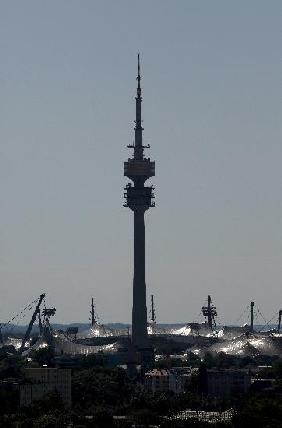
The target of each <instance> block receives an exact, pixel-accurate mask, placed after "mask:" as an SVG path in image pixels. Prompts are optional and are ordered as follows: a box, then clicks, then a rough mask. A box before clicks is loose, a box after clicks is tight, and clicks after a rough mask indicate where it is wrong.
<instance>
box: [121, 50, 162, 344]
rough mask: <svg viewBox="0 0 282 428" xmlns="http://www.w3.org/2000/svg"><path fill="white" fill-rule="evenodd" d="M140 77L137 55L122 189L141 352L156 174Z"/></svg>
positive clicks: (135, 333) (135, 336)
mask: <svg viewBox="0 0 282 428" xmlns="http://www.w3.org/2000/svg"><path fill="white" fill-rule="evenodd" d="M140 82H141V76H140V58H139V54H138V75H137V94H136V97H135V100H136V120H135V128H134V131H135V140H134V144H132V145H129V146H127V147H128V148H131V149H133V157H132V158H129V159H128V160H127V161H126V162H124V175H125V176H126V177H128V178H129V179H130V180H132V182H133V185H132V183H128V184H127V185H126V187H125V188H124V190H125V193H124V197H125V204H124V206H125V207H128V208H130V209H131V210H132V211H133V213H134V277H133V306H132V342H133V345H134V346H135V347H136V348H137V349H139V350H140V351H142V350H145V349H146V348H148V333H147V306H146V282H145V222H144V214H145V211H147V210H148V209H149V208H150V207H154V206H155V203H154V202H153V199H154V194H153V190H154V188H153V186H145V182H146V180H148V179H149V178H150V177H153V176H154V175H155V162H153V161H151V160H150V158H146V157H145V156H144V150H145V149H146V148H149V146H144V145H143V141H142V133H143V127H142V117H141V103H142V96H141V86H140Z"/></svg>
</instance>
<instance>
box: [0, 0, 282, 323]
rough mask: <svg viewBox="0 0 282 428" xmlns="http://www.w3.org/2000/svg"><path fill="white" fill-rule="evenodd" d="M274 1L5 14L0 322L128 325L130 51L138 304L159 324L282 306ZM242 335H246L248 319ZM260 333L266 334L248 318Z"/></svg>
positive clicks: (52, 4) (0, 14) (16, 3)
mask: <svg viewBox="0 0 282 428" xmlns="http://www.w3.org/2000/svg"><path fill="white" fill-rule="evenodd" d="M281 10H282V2H281V1H280V0H277V1H275V0H270V1H262V0H238V1H233V2H231V1H226V0H214V1H210V0H199V1H196V0H194V1H189V0H178V1H172V0H171V1H167V0H154V1H150V0H143V1H142V2H141V1H133V0H119V1H114V0H112V1H105V0H103V1H102V0H101V1H95V0H92V1H90V0H81V1H78V0H77V1H74V0H60V1H58V0H49V1H45V2H43V1H38V0H33V1H31V0H25V1H22V0H11V1H9V0H6V1H3V0H2V1H0V63H1V66H0V99H1V102H0V149H1V150H0V195H1V197H0V201H1V202H0V207H1V217H0V218H1V222H0V239H1V247H0V274H1V285H0V290H1V300H0V320H2V321H5V320H7V319H9V318H10V317H11V316H13V314H14V313H15V312H17V311H18V309H20V308H22V307H23V306H25V304H26V303H28V302H29V301H31V300H33V299H34V298H35V297H36V296H38V295H39V294H40V293H41V292H43V291H45V292H46V293H47V296H48V300H47V302H48V304H49V305H50V306H52V305H54V306H56V307H57V316H56V318H55V320H56V321H58V322H59V321H62V322H72V321H83V322H84V321H87V319H88V311H89V305H90V298H91V297H92V296H93V297H94V298H95V300H96V303H97V309H98V312H99V315H100V318H101V320H102V321H104V322H112V321H125V322H128V321H130V320H131V302H132V268H133V253H132V250H133V216H132V213H131V212H130V211H129V210H128V209H126V208H123V206H122V205H123V186H124V185H125V184H126V183H127V180H126V178H124V177H123V161H124V160H126V158H127V157H128V156H129V154H130V151H129V150H128V149H126V145H127V144H130V143H132V140H133V127H134V124H133V120H134V110H135V105H134V103H135V100H134V95H135V86H136V81H135V77H136V53H137V51H138V50H140V52H141V55H142V58H141V60H142V74H143V80H142V86H143V100H144V102H143V112H144V114H143V116H144V128H145V131H144V139H145V142H146V143H150V144H151V150H150V153H149V155H150V157H151V158H153V159H155V160H156V177H155V178H154V180H153V183H154V184H155V185H156V191H155V193H156V208H154V209H151V210H150V211H149V213H148V214H147V215H146V224H147V292H148V297H149V295H150V294H151V293H153V294H155V299H156V305H157V317H158V321H160V322H176V321H192V320H196V319H197V317H198V314H199V312H200V308H201V306H202V304H203V303H204V301H205V299H206V296H207V294H208V293H210V294H211V295H212V297H213V299H214V301H215V304H216V305H217V307H218V312H219V314H220V319H221V320H222V321H224V322H230V323H231V322H234V321H235V320H236V319H237V318H238V317H239V316H240V314H241V312H242V311H243V310H244V308H245V307H246V306H247V305H248V303H249V301H250V300H251V299H253V300H255V302H256V303H257V305H258V306H259V308H260V310H261V311H262V313H263V314H265V317H266V318H267V319H269V318H271V317H272V316H273V315H274V314H275V312H276V311H278V309H280V308H281V307H282V286H281V284H282V170H281V160H282V146H281V99H282V98H281V95H282V94H281V92H282V91H281V88H282V85H281V75H282V74H281V73H282V64H281V22H282V19H281V18H282V14H281ZM241 321H243V320H241ZM258 321H260V320H258Z"/></svg>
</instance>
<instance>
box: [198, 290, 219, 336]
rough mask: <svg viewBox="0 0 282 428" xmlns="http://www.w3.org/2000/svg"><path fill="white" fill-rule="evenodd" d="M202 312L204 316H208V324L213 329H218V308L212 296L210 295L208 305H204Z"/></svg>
mask: <svg viewBox="0 0 282 428" xmlns="http://www.w3.org/2000/svg"><path fill="white" fill-rule="evenodd" d="M202 313H203V315H204V317H206V318H207V321H208V325H209V327H210V329H211V330H213V329H214V330H215V329H216V316H217V310H216V307H215V306H214V305H213V304H212V299H211V296H208V304H207V306H202Z"/></svg>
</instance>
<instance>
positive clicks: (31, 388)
mask: <svg viewBox="0 0 282 428" xmlns="http://www.w3.org/2000/svg"><path fill="white" fill-rule="evenodd" d="M25 378H26V383H24V384H22V385H20V407H28V406H30V405H31V404H32V403H33V402H34V401H37V400H42V399H44V397H45V396H46V394H49V393H52V392H57V393H58V394H59V395H60V396H61V398H62V400H63V402H64V404H65V405H66V406H67V407H70V406H71V370H70V369H58V368H47V367H42V368H41V367H40V368H28V369H25Z"/></svg>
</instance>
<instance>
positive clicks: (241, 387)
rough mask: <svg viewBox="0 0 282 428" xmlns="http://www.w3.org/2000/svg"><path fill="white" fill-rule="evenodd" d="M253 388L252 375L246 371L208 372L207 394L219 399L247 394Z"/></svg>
mask: <svg viewBox="0 0 282 428" xmlns="http://www.w3.org/2000/svg"><path fill="white" fill-rule="evenodd" d="M250 387H251V375H250V373H249V372H248V371H246V370H232V369H228V370H214V369H212V370H207V392H208V394H210V395H214V396H217V397H231V396H233V395H238V394H245V393H246V392H248V391H249V389H250Z"/></svg>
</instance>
